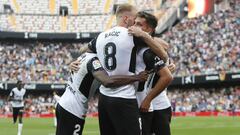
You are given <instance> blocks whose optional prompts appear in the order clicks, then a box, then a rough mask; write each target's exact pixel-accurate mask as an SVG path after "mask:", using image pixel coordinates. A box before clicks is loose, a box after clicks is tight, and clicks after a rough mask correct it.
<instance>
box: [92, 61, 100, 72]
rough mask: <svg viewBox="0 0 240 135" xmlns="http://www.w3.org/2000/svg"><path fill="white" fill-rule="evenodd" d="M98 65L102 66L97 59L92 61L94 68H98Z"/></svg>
mask: <svg viewBox="0 0 240 135" xmlns="http://www.w3.org/2000/svg"><path fill="white" fill-rule="evenodd" d="M100 67H102V65H101V63H100V61H99V60H95V61H93V68H94V69H95V70H96V69H99V68H100Z"/></svg>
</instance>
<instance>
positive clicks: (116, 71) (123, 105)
mask: <svg viewBox="0 0 240 135" xmlns="http://www.w3.org/2000/svg"><path fill="white" fill-rule="evenodd" d="M135 17H136V10H135V8H134V7H133V6H131V5H128V4H123V5H120V6H119V7H118V8H117V11H116V19H117V26H115V27H113V28H111V29H110V30H107V31H105V32H102V33H100V34H99V36H98V37H97V38H96V39H95V40H93V41H92V42H91V43H90V44H89V49H90V50H91V51H92V52H95V53H97V56H98V58H99V60H100V62H101V64H102V65H103V68H104V69H105V70H106V71H107V72H108V74H109V75H132V74H135V68H136V50H137V46H147V45H148V46H149V47H151V49H153V51H155V52H157V54H158V55H159V56H160V57H162V58H163V59H166V58H167V55H166V53H165V52H164V51H163V50H162V48H161V46H158V45H157V43H156V42H155V41H154V40H153V39H152V38H151V36H149V35H145V36H144V37H142V38H137V37H134V36H132V35H129V33H128V29H127V28H128V27H129V26H132V25H133V24H134V20H135ZM135 93H136V90H135V87H134V85H133V84H130V85H125V86H122V87H117V88H106V87H104V86H101V87H100V96H99V104H98V111H99V124H100V133H101V134H102V135H123V134H124V135H139V134H140V123H139V116H138V115H139V112H138V106H137V101H136V94H135Z"/></svg>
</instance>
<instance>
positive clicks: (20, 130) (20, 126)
mask: <svg viewBox="0 0 240 135" xmlns="http://www.w3.org/2000/svg"><path fill="white" fill-rule="evenodd" d="M22 127H23V124H22V123H18V135H21V134H22Z"/></svg>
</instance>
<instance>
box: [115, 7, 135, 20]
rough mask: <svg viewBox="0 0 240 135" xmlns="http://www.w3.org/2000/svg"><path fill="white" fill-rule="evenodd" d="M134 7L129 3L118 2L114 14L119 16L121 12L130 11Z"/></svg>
mask: <svg viewBox="0 0 240 135" xmlns="http://www.w3.org/2000/svg"><path fill="white" fill-rule="evenodd" d="M132 10H135V7H134V6H132V5H130V4H120V5H119V6H118V7H117V10H116V16H117V17H118V16H120V15H121V14H122V13H123V12H131V11H132Z"/></svg>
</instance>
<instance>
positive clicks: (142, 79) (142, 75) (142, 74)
mask: <svg viewBox="0 0 240 135" xmlns="http://www.w3.org/2000/svg"><path fill="white" fill-rule="evenodd" d="M138 78H139V81H140V82H145V81H147V79H148V72H147V71H142V72H140V73H139V74H138Z"/></svg>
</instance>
